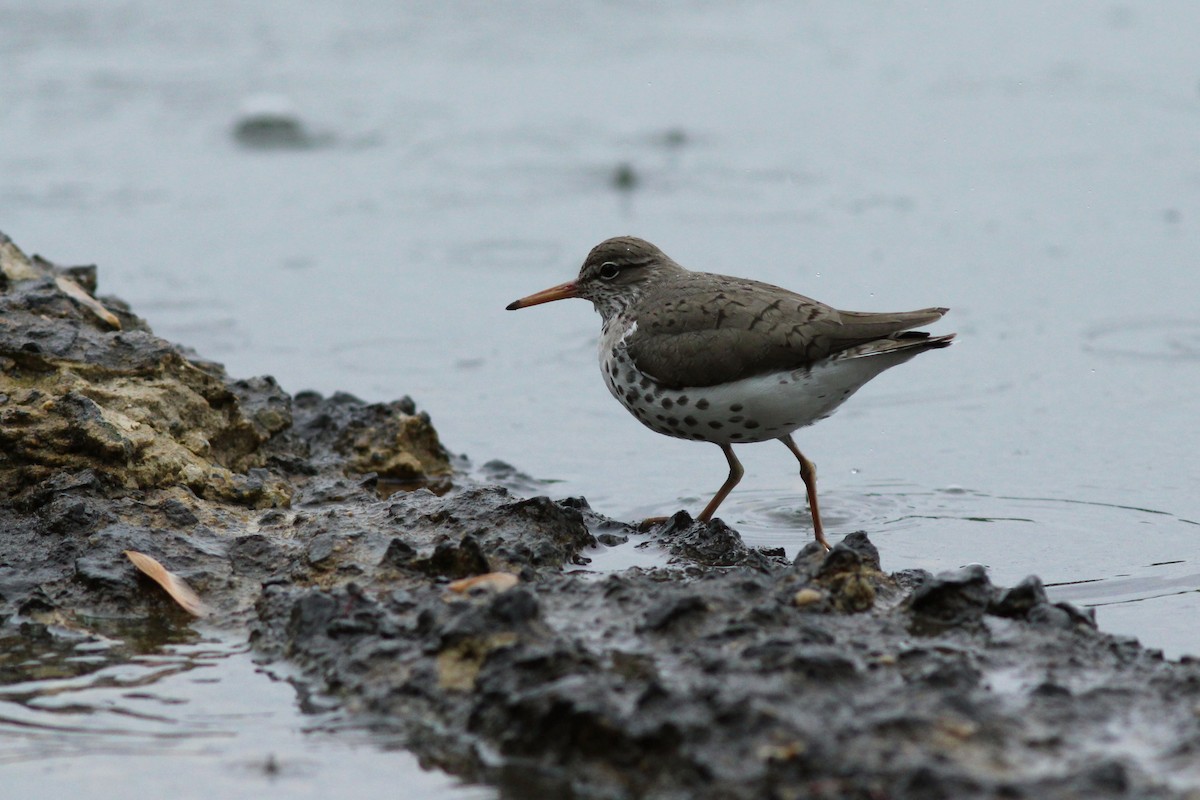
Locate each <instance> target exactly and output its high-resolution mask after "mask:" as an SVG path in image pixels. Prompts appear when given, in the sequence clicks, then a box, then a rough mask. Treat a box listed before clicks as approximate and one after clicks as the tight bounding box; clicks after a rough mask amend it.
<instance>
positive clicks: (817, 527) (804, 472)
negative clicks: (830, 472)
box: [779, 433, 829, 550]
mask: <svg viewBox="0 0 1200 800" xmlns="http://www.w3.org/2000/svg"><path fill="white" fill-rule="evenodd" d="M779 441H781V442H783V444H784V446H785V447H787V449H788V450H791V451H792V455H794V456H795V457H796V460H797V461H799V462H800V478H801V480H803V481H804V488H805V489H806V490H807V491H808V510H809V511H810V512H812V521H813V534H814V535H815V536H816V538H817V541H818V542H820V543H821V546H822V547H824V548H825V549H826V550H828V549H829V542H827V541H825V529H824V528H823V527H822V526H821V509H820V507H819V506H818V505H817V466H816V464H814V463H812V462H811V461H809V460H808V459H807V458H805V457H804V454H803V453H801V452H800V448H798V447H796V443H795V442H794V441H792V435H791V434H790V433H789V434H788V435H787V436H781V437H780V438H779Z"/></svg>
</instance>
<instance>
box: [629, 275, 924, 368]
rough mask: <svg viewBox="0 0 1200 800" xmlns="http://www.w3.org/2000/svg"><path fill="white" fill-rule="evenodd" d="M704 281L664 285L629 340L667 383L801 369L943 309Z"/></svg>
mask: <svg viewBox="0 0 1200 800" xmlns="http://www.w3.org/2000/svg"><path fill="white" fill-rule="evenodd" d="M690 275H691V276H697V273H691V274H690ZM702 278H703V280H701V281H694V280H690V279H687V280H682V281H679V282H678V283H677V285H674V286H671V287H665V288H666V289H667V291H666V292H664V293H663V294H662V295H660V296H658V297H656V298H654V300H655V302H652V303H647V304H645V306H644V307H643V308H641V309H639V311H638V314H637V328H636V330H635V331H634V332H633V333H632V334H630V336H629V337H627V338H626V340H625V346H626V348H627V351H628V353H629V356H630V357H631V358H632V359H633V362H634V364H635V365H636V366H637V368H638V369H639V370H641V371H642V372H645V373H646V374H648V375H650V376H652V377H654V378H655V379H657V380H658V381H659V382H660V383H663V384H666V385H668V386H673V387H682V386H712V385H714V384H718V383H725V382H728V381H733V380H739V379H741V378H748V377H751V376H754V375H761V374H764V373H767V372H773V371H777V370H785V369H799V368H802V367H805V366H810V365H812V364H814V363H816V362H817V361H820V360H821V359H823V358H826V357H828V356H830V355H832V354H834V353H837V352H839V351H841V350H845V349H847V348H850V347H854V346H855V345H858V344H862V343H864V342H869V341H872V340H875V339H882V338H886V337H889V336H891V335H893V334H895V333H897V332H898V331H902V330H906V329H908V328H912V327H915V326H917V325H922V324H925V323H927V322H932V321H934V320H936V319H939V318H940V317H941V316H942V314H944V313H945V309H925V310H923V311H914V312H907V313H901V314H871V313H861V312H848V311H838V310H837V309H835V308H832V307H831V306H827V305H825V304H824V303H820V302H817V301H816V300H813V299H811V298H808V297H804V296H803V295H799V294H796V293H794V292H789V291H787V290H786V289H781V288H779V287H777V286H771V285H769V284H764V283H759V282H757V281H750V280H744V279H740V278H729V277H725V276H711V275H706V276H702ZM713 278H719V280H718V281H716V282H714V281H713V280H712V279H713Z"/></svg>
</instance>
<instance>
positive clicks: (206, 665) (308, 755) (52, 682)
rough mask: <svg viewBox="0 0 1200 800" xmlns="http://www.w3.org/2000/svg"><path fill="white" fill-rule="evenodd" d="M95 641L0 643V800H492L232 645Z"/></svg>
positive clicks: (53, 638) (145, 637)
mask: <svg viewBox="0 0 1200 800" xmlns="http://www.w3.org/2000/svg"><path fill="white" fill-rule="evenodd" d="M97 622H98V627H99V628H101V629H104V628H112V626H111V625H106V624H105V623H104V622H103V621H97ZM13 633H14V634H15V633H16V632H13ZM109 634H110V635H109V636H97V635H87V634H81V633H79V632H72V631H68V630H63V629H57V630H54V629H52V630H50V631H48V632H45V633H42V634H40V635H32V634H31V631H30V629H28V628H26V629H25V630H24V631H21V632H20V635H11V636H5V637H3V638H2V639H0V643H2V644H3V647H4V656H3V657H2V658H0V768H2V769H3V774H4V786H5V796H6V797H21V798H51V797H65V796H69V795H71V794H76V795H78V796H82V797H87V798H89V800H93V799H95V800H106V799H107V798H112V799H113V800H118V799H121V798H128V797H130V796H131V792H132V794H133V795H136V796H147V797H149V796H159V797H179V798H210V797H222V798H304V797H312V798H327V797H339V796H342V795H343V791H344V789H345V787H347V786H353V787H354V791H355V796H359V797H368V798H385V797H396V796H398V795H397V794H396V793H397V791H398V789H397V787H398V786H400V785H403V786H404V787H405V791H406V792H408V794H406V795H405V796H409V797H417V796H420V797H443V798H448V799H449V800H460V799H461V800H473V799H475V798H485V797H494V796H495V793H494V792H493V791H491V790H489V789H483V788H478V787H467V786H462V785H460V784H459V783H458V782H457V781H455V780H453V779H451V778H449V777H447V776H445V775H442V774H440V773H437V772H427V771H425V770H423V769H421V767H420V765H419V764H418V763H417V762H416V759H415V758H413V757H412V756H411V755H409V754H407V753H405V752H403V751H400V750H398V749H395V745H394V744H392V743H391V742H389V740H388V737H387V735H386V734H383V733H380V732H379V731H375V732H373V733H372V734H371V735H370V736H368V735H367V734H366V733H364V732H363V731H362V729H361V727H358V726H357V725H356V726H349V725H347V723H346V722H345V721H344V720H342V719H341V718H340V717H339V716H338V715H337V714H336V713H333V712H329V711H323V710H322V702H321V699H320V698H313V697H306V698H305V700H304V702H303V703H300V704H298V703H297V702H296V692H295V690H294V689H293V688H292V686H291V685H290V684H289V683H288V682H287V676H286V674H281V673H279V672H274V673H268V672H265V671H263V670H262V669H260V668H259V667H257V666H256V665H255V664H254V662H253V660H252V658H251V655H250V653H249V652H248V646H247V645H246V644H245V641H244V638H243V637H238V638H237V639H231V638H230V637H228V636H227V635H224V634H222V633H220V632H219V631H205V632H202V633H199V634H196V633H189V632H187V631H181V630H179V629H174V630H172V629H171V628H169V627H157V628H156V627H155V626H153V625H152V624H151V625H146V626H138V627H134V626H129V625H125V626H122V627H120V628H117V629H111V630H109ZM81 791H82V794H80V792H81Z"/></svg>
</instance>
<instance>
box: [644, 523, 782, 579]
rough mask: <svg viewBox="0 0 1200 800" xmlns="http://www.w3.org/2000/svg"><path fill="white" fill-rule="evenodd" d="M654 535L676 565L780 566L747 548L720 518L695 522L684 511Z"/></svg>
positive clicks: (776, 562) (775, 560) (768, 557)
mask: <svg viewBox="0 0 1200 800" xmlns="http://www.w3.org/2000/svg"><path fill="white" fill-rule="evenodd" d="M655 535H656V538H657V539H658V540H659V541H660V542H662V544H663V545H664V546H665V547H666V549H667V551H668V552H670V553H671V555H672V556H673V557H674V558H675V559H676V561H677V562H686V563H696V564H702V565H704V566H708V567H732V566H752V567H758V568H763V569H765V568H767V567H768V566H769V565H771V564H772V563H774V564H778V563H780V561H779V560H778V559H774V560H773V559H772V558H771V557H770V556H767V555H765V554H764V553H763V552H762V551H759V550H753V549H751V548H748V547H746V545H745V544H744V543H743V542H742V537H741V535H740V534H739V533H738V532H737V531H735V530H734V529H733V528H730V527H729V526H728V525H726V524H725V523H724V522H723V521H721V520H720V519H714V520H710V521H709V522H696V521H695V520H693V519H692V517H691V515H689V514H688V513H687V512H686V511H680V512H678V513H676V514H675V515H674V516H673V517H671V518H670V519H669V520H667V522H666V523H665V524H664V525H663V526H662V527H660V528H657V529H656V530H655Z"/></svg>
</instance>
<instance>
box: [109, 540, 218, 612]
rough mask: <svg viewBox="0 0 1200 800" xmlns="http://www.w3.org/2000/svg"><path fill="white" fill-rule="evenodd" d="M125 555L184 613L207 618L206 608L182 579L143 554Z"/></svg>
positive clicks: (207, 609)
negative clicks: (169, 596)
mask: <svg viewBox="0 0 1200 800" xmlns="http://www.w3.org/2000/svg"><path fill="white" fill-rule="evenodd" d="M125 555H126V556H127V557H128V558H129V560H130V561H132V562H133V565H134V566H135V567H137V568H138V569H139V570H140V571H141V572H142V573H143V574H144V575H146V577H148V578H150V580H152V581H154V582H155V583H157V584H158V585H159V586H161V587H162V588H163V590H164V591H165V592H166V593H167V594H169V595H171V599H172V600H174V601H175V602H176V603H178V604H179V605H180V607H181V608H183V610H184V611H186V612H188V613H189V614H191V615H193V616H196V617H204V616H208V613H209V608H208V606H206V605H205V604H204V601H203V600H201V599H200V596H199V595H197V594H196V593H195V592H194V591H193V590H192V587H190V586H188V585H187V581H185V580H184V579H183V578H181V577H179V576H178V575H176V574H175V573H174V572H171V571H170V570H169V569H167V568H166V567H164V566H163V565H162V564H160V563H158V561H157V560H155V559H153V558H151V557H150V556H148V555H146V554H145V553H139V552H138V551H136V550H126V551H125Z"/></svg>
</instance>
